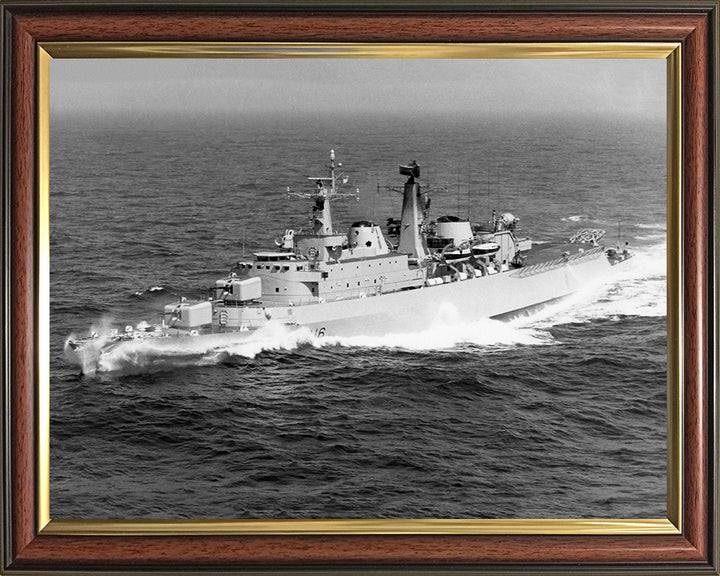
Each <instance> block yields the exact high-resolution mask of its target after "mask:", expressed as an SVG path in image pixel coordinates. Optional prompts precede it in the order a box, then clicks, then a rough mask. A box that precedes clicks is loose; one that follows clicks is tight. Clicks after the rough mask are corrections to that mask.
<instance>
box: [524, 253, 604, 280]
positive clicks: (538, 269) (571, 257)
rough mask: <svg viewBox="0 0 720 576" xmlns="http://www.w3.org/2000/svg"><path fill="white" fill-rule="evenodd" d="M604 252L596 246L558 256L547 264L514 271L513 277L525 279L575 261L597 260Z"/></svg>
mask: <svg viewBox="0 0 720 576" xmlns="http://www.w3.org/2000/svg"><path fill="white" fill-rule="evenodd" d="M604 251H605V250H604V248H603V247H602V246H596V247H595V248H590V249H588V250H584V251H583V252H575V253H574V254H568V255H567V256H560V257H559V258H555V259H554V260H548V261H547V262H540V263H539V264H531V265H530V266H526V267H524V268H520V269H519V270H516V271H515V273H514V274H513V276H514V277H515V278H526V277H528V276H534V275H535V274H542V273H543V272H548V271H549V270H554V269H556V268H562V267H563V266H565V265H566V264H568V263H570V262H573V261H576V260H583V259H586V258H598V257H599V256H602V255H603V254H604Z"/></svg>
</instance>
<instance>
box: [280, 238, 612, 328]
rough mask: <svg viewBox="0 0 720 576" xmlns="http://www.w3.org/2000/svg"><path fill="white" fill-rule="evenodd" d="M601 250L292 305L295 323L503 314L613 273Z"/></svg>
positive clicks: (384, 322)
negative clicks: (555, 262) (552, 263)
mask: <svg viewBox="0 0 720 576" xmlns="http://www.w3.org/2000/svg"><path fill="white" fill-rule="evenodd" d="M613 268H614V267H613V266H611V264H610V263H609V262H608V260H607V258H606V257H605V256H604V254H602V252H600V253H599V254H597V255H589V256H588V257H587V258H582V259H578V260H576V261H574V262H568V263H565V264H563V265H561V266H557V267H554V268H553V267H550V268H549V269H547V270H544V271H542V270H540V271H537V272H535V273H532V271H531V273H527V272H528V271H527V270H524V269H517V270H510V271H508V272H504V273H498V274H494V275H491V276H482V277H480V278H471V279H467V280H459V281H455V282H450V283H447V284H441V285H438V286H430V287H424V288H420V289H416V290H405V291H402V292H394V293H391V294H383V295H381V296H374V297H368V298H358V299H354V300H339V301H335V302H325V303H322V304H312V305H307V306H302V307H297V308H295V309H294V310H293V317H294V322H295V323H297V324H298V325H300V326H305V327H307V328H309V329H310V330H312V331H313V332H314V333H315V334H317V335H325V336H360V335H363V336H382V335H386V334H402V333H408V332H415V331H419V330H424V329H427V328H429V327H432V326H434V325H437V324H442V323H446V322H448V321H453V320H461V321H463V322H473V321H477V320H481V319H483V318H497V319H507V318H508V317H512V316H514V315H516V314H520V313H522V312H524V311H527V310H531V309H534V308H537V307H539V306H543V305H547V304H549V303H551V302H553V301H556V300H559V299H562V298H564V297H567V296H570V295H571V294H574V293H575V292H577V291H578V290H579V289H580V288H582V287H584V286H586V285H588V284H589V283H592V282H593V281H599V280H601V279H602V278H604V277H607V276H608V275H609V274H611V273H612V270H613Z"/></svg>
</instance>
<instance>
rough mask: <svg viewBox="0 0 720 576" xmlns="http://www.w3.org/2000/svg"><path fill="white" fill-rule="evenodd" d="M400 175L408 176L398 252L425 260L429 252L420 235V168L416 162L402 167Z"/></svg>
mask: <svg viewBox="0 0 720 576" xmlns="http://www.w3.org/2000/svg"><path fill="white" fill-rule="evenodd" d="M400 174H403V175H405V176H408V179H407V182H405V188H404V190H403V205H402V216H401V217H400V221H401V222H400V240H399V242H398V247H397V251H398V252H400V253H403V254H410V256H411V257H412V258H417V259H418V260H424V259H425V258H427V256H428V251H427V248H426V246H425V243H424V242H423V237H422V235H421V234H420V227H421V226H422V223H423V219H424V218H423V210H424V209H425V206H421V205H420V203H421V201H422V198H421V193H420V182H419V179H420V166H418V164H417V162H415V161H414V160H413V161H412V162H411V163H410V164H408V165H407V166H400Z"/></svg>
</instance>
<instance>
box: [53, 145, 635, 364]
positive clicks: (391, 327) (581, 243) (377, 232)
mask: <svg viewBox="0 0 720 576" xmlns="http://www.w3.org/2000/svg"><path fill="white" fill-rule="evenodd" d="M341 166H342V165H341V164H339V163H338V164H336V162H335V154H334V152H333V151H331V152H330V162H329V165H328V175H327V176H323V177H319V178H315V177H313V178H309V180H310V181H311V182H312V185H313V187H312V190H310V191H308V192H297V193H296V192H294V191H293V190H291V189H290V188H288V193H290V194H296V195H301V196H304V197H308V198H310V199H311V200H312V210H311V213H310V218H309V225H308V226H307V228H304V229H300V230H298V231H295V230H286V231H285V234H284V235H283V236H282V238H279V239H277V240H276V242H275V244H276V247H275V248H274V249H272V250H268V251H264V252H257V253H255V254H253V257H252V258H242V259H240V260H238V261H237V262H235V264H234V266H233V268H232V270H231V271H230V272H229V273H228V275H227V276H225V277H224V278H220V279H218V280H217V281H216V282H215V284H214V285H212V286H211V287H210V289H209V291H208V293H207V296H206V297H205V298H203V299H201V300H188V299H185V298H183V299H181V301H179V302H173V303H169V304H167V305H165V307H164V309H163V310H162V311H161V312H160V314H159V320H158V321H157V322H156V323H148V322H141V323H140V324H138V325H136V326H132V325H129V326H126V327H125V328H124V329H121V328H112V329H110V330H108V331H105V332H91V333H90V334H87V335H85V336H83V337H80V338H74V337H72V338H69V339H68V340H67V342H66V346H65V356H66V359H67V360H68V361H70V362H71V363H74V364H77V365H80V366H82V367H83V369H84V370H88V367H89V366H90V367H92V366H93V365H97V362H98V360H99V358H100V357H101V356H102V354H103V353H105V352H107V351H109V350H111V349H113V348H115V347H117V346H121V345H123V343H125V342H128V341H137V340H145V339H153V341H154V342H156V343H157V344H163V343H165V342H173V341H176V339H177V338H205V337H207V336H209V335H211V336H212V337H213V338H217V337H218V335H222V334H232V335H233V337H234V338H239V337H242V336H243V334H242V333H246V334H247V335H248V337H249V336H250V335H251V334H252V332H253V331H256V330H258V329H260V328H262V327H264V326H267V325H269V324H270V323H279V324H283V325H286V326H288V327H291V328H294V327H297V328H300V327H303V328H305V329H307V330H309V331H310V332H311V333H312V334H314V335H315V336H355V335H385V334H395V333H397V334H403V333H409V332H413V331H418V330H423V329H425V328H427V327H429V326H431V325H433V322H437V320H438V318H439V316H440V315H441V311H442V309H443V307H447V306H448V305H451V306H454V307H455V308H457V310H458V311H459V312H460V314H461V316H462V318H463V319H464V320H466V321H474V320H479V319H482V318H499V319H503V318H507V317H511V316H513V315H516V314H519V313H521V312H522V311H526V310H529V309H533V308H536V307H539V306H543V305H545V304H548V303H550V302H553V301H556V300H558V299H561V298H564V297H566V296H569V295H570V294H572V293H574V292H576V291H577V290H578V289H579V288H581V287H582V286H583V285H585V284H586V283H587V282H588V281H592V280H594V279H601V278H603V277H604V276H606V275H608V274H609V273H610V272H611V270H612V268H613V267H614V266H616V265H618V264H620V263H622V262H624V261H626V260H627V259H629V258H630V257H632V252H631V251H630V250H629V249H628V247H627V244H626V245H625V246H624V247H622V248H621V247H620V246H615V247H605V246H603V245H601V243H600V242H601V240H602V238H603V236H604V231H603V230H589V229H587V230H581V231H579V232H578V233H577V234H575V235H574V236H573V237H572V238H570V239H569V240H568V241H567V242H557V243H554V244H553V245H551V246H541V247H538V246H533V242H532V240H531V239H530V238H527V237H521V236H520V234H519V219H518V218H516V217H515V216H513V215H512V214H510V213H504V214H496V213H495V212H494V211H493V213H492V216H491V217H489V218H488V220H487V221H486V222H484V223H480V224H473V223H471V222H470V221H469V220H468V219H465V218H461V217H459V216H455V215H446V216H440V217H438V218H435V219H431V217H430V214H429V208H430V190H429V187H428V186H426V185H425V183H424V182H423V180H422V179H421V172H420V166H419V165H418V164H417V163H416V162H415V161H413V162H411V163H409V164H407V165H402V166H400V174H401V175H402V176H404V177H406V181H405V182H404V185H403V186H402V188H400V189H398V191H399V192H401V193H402V211H401V215H400V218H399V219H395V218H390V219H388V220H387V226H386V229H385V232H383V230H382V228H381V226H379V225H377V224H376V223H375V222H370V221H366V220H360V221H357V222H354V223H352V224H351V225H350V226H349V228H348V229H347V232H342V231H338V230H337V229H336V228H335V226H334V223H333V217H332V203H333V200H335V199H337V198H340V197H343V196H348V195H351V194H348V193H347V192H345V191H344V187H343V186H344V184H345V183H346V182H347V178H346V177H345V176H344V175H343V174H342V173H341ZM352 195H354V194H352ZM239 333H240V334H239Z"/></svg>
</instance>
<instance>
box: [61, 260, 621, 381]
mask: <svg viewBox="0 0 720 576" xmlns="http://www.w3.org/2000/svg"><path fill="white" fill-rule="evenodd" d="M614 268H615V266H613V265H611V264H610V262H609V261H608V259H607V258H606V257H605V255H604V254H603V252H602V251H601V250H598V251H596V252H595V253H593V254H588V255H586V256H576V257H574V258H573V259H572V260H570V261H568V262H561V263H559V262H558V261H555V263H554V264H552V265H548V264H547V263H546V264H540V265H535V266H531V267H528V268H520V269H514V270H509V271H506V272H501V273H496V274H492V275H486V276H481V277H479V278H469V279H466V280H456V281H453V282H449V283H444V284H439V285H436V286H427V287H423V288H418V289H413V290H403V291H399V292H392V293H387V294H381V295H378V296H368V297H366V298H354V299H348V300H336V301H333V302H322V303H317V304H308V305H304V306H296V307H268V308H262V307H260V308H255V309H254V310H255V312H256V313H257V314H258V315H261V317H262V319H263V321H262V323H260V324H256V325H255V326H254V327H253V329H251V330H249V331H248V330H246V331H244V332H242V333H240V332H237V331H228V333H227V334H222V333H213V334H198V335H195V336H188V335H183V336H175V337H174V336H172V335H170V336H165V337H161V338H152V339H150V341H151V344H152V346H153V347H155V348H157V349H162V347H163V346H173V345H174V343H177V342H178V340H179V339H188V340H192V341H194V342H197V343H198V344H199V343H200V341H207V343H208V344H212V343H214V342H215V341H217V342H218V343H220V342H222V340H223V338H227V339H230V338H231V339H233V341H234V340H236V339H238V338H242V339H245V338H252V334H253V332H254V331H255V330H256V329H258V328H261V327H262V326H264V325H267V324H269V323H270V322H273V323H275V324H285V325H287V326H289V327H290V328H291V329H298V328H304V329H308V330H310V332H311V333H312V334H314V335H315V336H320V337H322V336H338V337H346V336H384V335H388V334H408V333H413V332H418V331H421V330H427V329H432V327H434V326H447V325H448V324H453V323H464V322H473V321H477V320H481V319H484V318H495V319H503V320H504V319H508V318H509V317H512V316H515V315H517V314H521V313H523V312H526V311H529V310H533V309H537V308H539V307H542V306H544V305H547V304H549V303H552V302H554V301H557V300H560V299H562V298H565V297H567V296H570V295H572V294H574V293H575V292H577V291H578V290H579V289H581V288H583V287H584V286H587V285H588V284H590V283H592V282H596V281H600V280H602V279H603V278H606V277H608V276H609V275H610V274H612V272H613V269H614ZM122 345H123V342H112V343H102V342H101V341H96V342H93V341H91V342H89V343H87V344H86V345H84V346H81V347H79V348H78V349H73V348H71V347H68V346H67V345H66V349H65V355H66V359H67V360H68V361H69V362H71V363H73V364H76V365H78V366H80V367H81V368H82V370H83V372H91V371H93V370H94V369H95V368H96V367H97V364H98V361H99V358H100V357H101V356H102V354H104V353H106V352H109V351H110V350H111V349H112V348H114V347H117V346H122Z"/></svg>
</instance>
